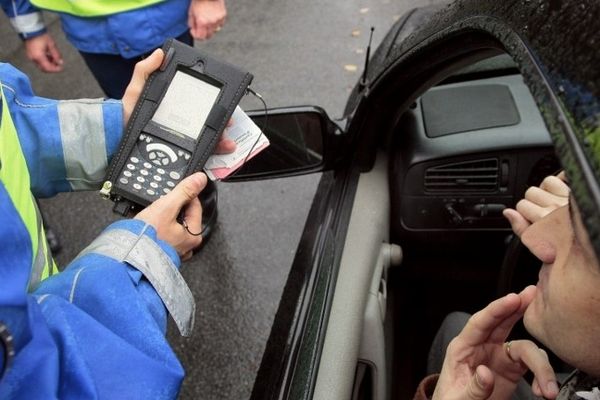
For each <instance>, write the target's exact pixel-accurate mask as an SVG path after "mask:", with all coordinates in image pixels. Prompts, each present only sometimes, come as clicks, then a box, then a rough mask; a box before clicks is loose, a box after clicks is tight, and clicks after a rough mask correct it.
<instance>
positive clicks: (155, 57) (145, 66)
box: [123, 49, 236, 154]
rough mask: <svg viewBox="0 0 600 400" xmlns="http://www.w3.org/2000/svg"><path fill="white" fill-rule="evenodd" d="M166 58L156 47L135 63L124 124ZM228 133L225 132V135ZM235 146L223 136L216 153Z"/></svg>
mask: <svg viewBox="0 0 600 400" xmlns="http://www.w3.org/2000/svg"><path fill="white" fill-rule="evenodd" d="M164 58H165V54H164V52H163V51H162V50H161V49H156V50H154V52H153V53H152V54H150V56H148V57H147V58H146V59H144V60H142V61H140V62H138V63H137V64H135V69H134V70H133V76H132V77H131V82H129V85H127V88H126V89H125V93H124V94H123V123H124V125H127V122H128V121H129V117H131V113H132V112H133V109H134V108H135V104H136V103H137V101H138V99H139V98H140V95H141V94H142V91H143V90H144V85H145V84H146V81H147V80H148V77H149V76H150V74H152V73H153V72H154V71H156V70H157V69H158V68H159V67H160V65H161V64H162V62H163V59H164ZM229 125H231V121H230V122H229ZM225 132H227V131H225ZM226 135H227V134H226V133H225V135H224V136H226ZM235 147H236V144H235V142H234V141H233V140H231V139H227V138H226V137H221V139H220V140H219V143H217V147H216V148H215V153H217V154H228V153H232V152H233V151H234V150H235Z"/></svg>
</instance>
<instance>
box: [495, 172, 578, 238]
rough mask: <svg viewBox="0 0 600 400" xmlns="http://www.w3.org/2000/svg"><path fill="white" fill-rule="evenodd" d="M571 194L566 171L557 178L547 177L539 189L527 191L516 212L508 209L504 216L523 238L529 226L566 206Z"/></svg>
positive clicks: (533, 187)
mask: <svg viewBox="0 0 600 400" xmlns="http://www.w3.org/2000/svg"><path fill="white" fill-rule="evenodd" d="M569 192H570V190H569V186H568V185H567V183H566V177H565V173H564V171H563V172H561V173H560V174H558V175H556V176H554V175H551V176H547V177H546V178H544V180H543V182H542V184H541V185H540V186H539V187H537V186H532V187H530V188H529V189H527V191H526V192H525V198H524V199H522V200H521V201H519V202H518V203H517V207H516V210H515V209H512V208H507V209H505V210H504V211H503V214H504V216H505V217H506V219H508V222H510V226H511V227H512V230H513V231H514V232H515V234H516V235H517V236H519V237H521V234H522V233H523V232H524V231H525V229H527V227H528V226H529V225H531V224H533V223H534V222H537V221H539V220H540V219H542V218H543V217H545V216H546V215H548V214H550V213H551V212H552V211H554V210H556V209H557V208H560V207H562V206H564V205H566V204H567V203H568V202H569Z"/></svg>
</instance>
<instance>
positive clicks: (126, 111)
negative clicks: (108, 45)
mask: <svg viewBox="0 0 600 400" xmlns="http://www.w3.org/2000/svg"><path fill="white" fill-rule="evenodd" d="M164 58H165V53H164V52H163V51H162V50H161V49H156V50H154V52H153V53H152V54H150V55H149V56H148V57H147V58H145V59H143V60H142V61H140V62H138V63H137V64H135V68H134V70H133V76H132V77H131V81H130V82H129V85H127V88H126V89H125V93H124V94H123V123H124V124H125V125H127V122H128V121H129V117H131V113H132V112H133V109H134V107H135V103H137V101H138V99H139V98H140V94H142V90H144V85H145V84H146V81H147V80H148V77H149V76H150V74H151V73H153V72H154V71H156V70H157V69H158V67H160V64H162V62H163V59H164Z"/></svg>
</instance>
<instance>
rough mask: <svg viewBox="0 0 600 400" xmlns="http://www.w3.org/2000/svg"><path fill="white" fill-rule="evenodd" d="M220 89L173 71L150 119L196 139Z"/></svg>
mask: <svg viewBox="0 0 600 400" xmlns="http://www.w3.org/2000/svg"><path fill="white" fill-rule="evenodd" d="M220 91H221V88H219V87H217V86H214V85H211V84H210V83H207V82H205V81H203V80H201V79H198V78H196V77H194V76H192V75H190V74H186V73H185V72H182V71H177V72H176V73H175V76H174V77H173V80H172V81H171V84H170V85H169V87H168V89H167V92H166V93H165V96H164V97H163V99H162V101H161V103H160V104H159V106H158V109H157V110H156V112H155V113H154V116H153V117H152V121H154V122H155V123H157V124H159V125H162V126H163V127H165V128H167V129H168V130H171V131H175V132H178V133H180V134H183V135H185V136H188V137H190V138H192V139H194V140H197V139H198V135H199V134H200V131H201V130H202V127H203V126H204V123H205V122H206V118H207V117H208V114H209V113H210V110H211V109H212V107H213V105H214V104H215V102H216V101H217V97H218V96H219V92H220Z"/></svg>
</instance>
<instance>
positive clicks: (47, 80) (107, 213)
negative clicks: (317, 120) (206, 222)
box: [0, 0, 430, 399]
mask: <svg viewBox="0 0 600 400" xmlns="http://www.w3.org/2000/svg"><path fill="white" fill-rule="evenodd" d="M429 3H430V1H423V0H421V1H391V0H338V1H335V2H332V1H328V2H325V1H318V0H305V1H291V0H252V1H250V0H242V1H230V2H229V3H228V11H229V18H228V21H227V23H226V25H225V27H224V28H223V30H222V31H221V32H219V33H218V34H217V35H216V36H215V37H214V38H213V39H211V40H210V41H209V42H200V43H197V45H198V46H200V47H202V48H204V49H205V50H207V51H209V52H211V53H213V54H215V55H217V56H219V57H220V58H222V59H225V60H227V61H229V62H231V63H233V64H238V65H241V66H244V67H245V68H246V69H248V70H249V71H251V72H253V74H254V76H255V78H254V83H253V85H252V86H253V88H254V89H255V90H256V91H258V92H259V93H261V94H262V95H263V97H264V98H265V100H266V102H267V105H268V106H269V107H276V106H286V105H304V104H314V105H319V106H322V107H324V108H325V109H326V110H327V112H328V113H329V115H330V116H331V117H334V118H335V117H340V116H341V113H342V110H343V108H344V105H345V101H346V98H347V96H348V94H349V92H350V89H351V87H352V86H353V85H354V83H355V82H356V81H357V79H358V78H359V74H360V72H361V71H362V67H363V63H364V52H363V49H364V48H365V46H366V44H367V41H368V36H367V34H368V31H369V28H370V27H371V26H372V25H373V26H375V27H376V30H375V34H374V43H378V42H379V41H380V40H381V39H382V38H383V35H384V34H385V32H386V31H387V29H388V28H389V27H390V26H391V25H392V24H393V22H394V21H395V20H396V19H397V18H399V16H400V15H402V14H403V13H404V12H405V11H407V10H408V9H410V8H412V7H414V6H415V5H417V4H420V5H424V4H429ZM46 20H47V21H48V22H49V23H50V24H51V32H52V33H53V35H54V36H55V38H57V39H58V40H59V47H60V48H61V50H62V52H63V55H64V56H65V62H66V68H65V71H64V72H62V73H60V74H56V75H44V74H42V73H40V72H38V71H37V70H36V69H35V68H34V67H33V66H32V65H31V64H30V63H28V62H27V60H26V59H25V56H24V52H23V49H22V46H21V44H20V42H19V40H18V39H16V37H15V36H14V35H12V33H10V32H9V31H10V28H9V26H8V23H7V20H6V19H5V18H4V16H1V17H0V34H1V35H2V37H3V38H7V39H6V40H3V41H2V44H1V45H0V59H1V60H2V61H9V62H11V63H13V64H15V65H16V66H18V67H19V68H21V69H23V70H24V71H25V72H26V73H28V74H29V75H30V76H31V77H32V81H33V86H34V89H35V90H36V91H37V93H38V94H39V95H43V96H46V97H53V98H63V99H64V98H79V97H101V96H102V92H101V91H100V89H99V88H98V86H97V84H96V83H95V81H94V80H93V77H92V76H91V74H90V73H89V72H88V71H87V69H86V67H85V65H84V64H83V62H82V60H81V58H80V57H79V55H78V53H77V52H75V51H73V49H72V48H71V47H70V46H69V44H68V43H67V42H66V41H65V40H64V37H63V36H62V34H61V32H60V27H59V23H58V22H57V20H56V18H54V17H52V16H50V15H48V16H47V18H46ZM353 32H354V33H353ZM11 35H12V36H11ZM354 67H356V71H353V69H354ZM242 105H243V107H244V108H245V109H255V108H260V106H261V105H260V103H258V102H257V101H256V100H252V99H246V100H244V101H243V103H242ZM318 178H319V177H318V176H317V175H312V176H305V177H299V178H290V179H278V180H271V181H262V182H250V183H235V184H231V183H230V184H227V183H220V184H219V186H218V187H219V197H220V200H219V204H220V206H219V210H220V215H219V224H218V227H217V230H216V231H215V233H214V236H213V237H212V239H211V240H210V241H209V242H208V243H207V245H206V246H205V247H204V248H203V250H202V251H201V253H199V254H198V255H196V256H195V257H194V258H193V259H192V260H191V261H190V262H188V263H187V264H186V265H185V266H184V268H183V275H184V277H185V278H186V280H187V282H188V284H189V286H190V288H191V290H192V292H193V293H194V296H195V298H196V302H197V307H198V311H197V315H196V329H195V332H194V335H193V336H192V337H191V338H188V339H184V338H181V337H178V335H177V333H176V332H175V330H174V329H173V325H172V324H171V326H170V328H169V339H170V341H171V343H172V344H173V347H174V349H175V351H176V352H177V354H178V355H179V357H180V359H181V361H182V363H183V365H184V367H185V369H186V372H187V377H186V380H185V382H184V385H183V388H182V392H181V398H185V399H199V398H201V399H246V398H248V397H249V395H250V393H251V390H252V385H253V381H254V378H255V375H256V372H257V370H258V367H259V365H260V361H261V357H262V352H263V349H264V345H265V343H266V340H267V338H268V335H269V331H270V325H271V323H272V320H273V317H274V315H275V311H276V310H277V304H278V301H279V298H280V296H281V291H282V289H283V286H284V284H285V280H286V278H287V274H288V271H289V268H290V266H291V263H292V260H293V257H294V252H295V247H296V245H297V243H298V240H299V238H300V235H301V232H302V228H303V225H304V221H305V219H306V215H307V213H308V210H309V208H310V204H311V200H312V197H313V194H314V191H315V190H316V185H317V182H318ZM42 205H43V209H44V210H45V213H46V214H47V219H48V222H49V224H50V225H51V226H52V228H53V229H54V230H55V231H56V232H57V233H58V234H59V235H60V239H61V241H62V244H63V250H62V252H61V253H60V254H58V256H57V257H56V259H57V261H58V262H59V264H61V265H65V264H67V263H68V262H69V260H70V259H72V258H73V257H74V256H75V255H76V254H77V252H78V251H79V250H80V249H82V248H83V247H85V246H86V245H87V244H88V243H89V242H90V241H92V240H93V238H94V237H95V236H96V235H97V234H98V233H99V232H100V231H101V230H102V229H103V227H105V226H106V225H107V224H109V223H110V222H111V221H113V220H115V219H116V217H115V216H114V214H112V212H111V205H110V204H109V203H107V202H105V201H103V200H101V199H100V198H99V196H98V195H97V193H76V194H66V195H59V196H56V197H55V198H52V199H47V200H43V201H42Z"/></svg>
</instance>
